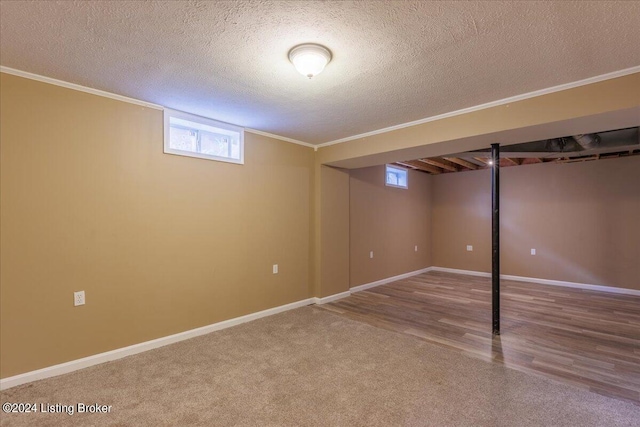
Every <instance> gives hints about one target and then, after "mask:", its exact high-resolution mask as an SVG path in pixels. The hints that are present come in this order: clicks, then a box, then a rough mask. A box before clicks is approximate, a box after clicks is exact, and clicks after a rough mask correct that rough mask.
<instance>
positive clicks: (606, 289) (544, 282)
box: [431, 267, 640, 296]
mask: <svg viewBox="0 0 640 427" xmlns="http://www.w3.org/2000/svg"><path fill="white" fill-rule="evenodd" d="M431 271H441V272H444V273H455V274H466V275H468V276H480V277H491V273H486V272H484V271H471V270H459V269H456V268H445V267H431ZM500 278H501V279H504V280H514V281H516V282H530V283H538V284H540V285H551V286H564V287H565V288H577V289H587V290H590V291H599V292H609V293H612V294H624V295H636V296H640V290H637V289H628V288H616V287H614V286H604V285H591V284H588V283H576V282H564V281H562V280H549V279H538V278H535V277H524V276H512V275H509V274H501V275H500Z"/></svg>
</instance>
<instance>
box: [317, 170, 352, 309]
mask: <svg viewBox="0 0 640 427" xmlns="http://www.w3.org/2000/svg"><path fill="white" fill-rule="evenodd" d="M320 180H321V189H320V204H321V208H320V227H321V230H320V243H321V252H320V254H321V256H320V266H318V267H319V269H320V283H319V286H318V292H317V295H318V296H320V297H327V296H330V295H335V294H339V293H341V292H346V291H348V290H349V226H350V224H349V171H347V170H343V169H337V168H332V167H328V166H321V167H320Z"/></svg>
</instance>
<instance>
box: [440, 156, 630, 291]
mask: <svg viewBox="0 0 640 427" xmlns="http://www.w3.org/2000/svg"><path fill="white" fill-rule="evenodd" d="M500 178H501V181H500V186H501V201H500V208H501V215H500V221H501V236H500V237H501V239H500V245H501V248H500V249H501V254H502V256H501V267H502V274H510V275H517V276H526V277H535V278H542V279H551V280H562V281H569V282H578V283H587V284H594V285H606V286H615V287H621V288H629V289H640V281H639V280H638V278H640V223H638V218H640V185H639V184H638V183H640V157H627V158H618V159H608V160H599V161H593V162H584V163H568V164H554V163H547V164H537V165H528V166H518V167H509V168H502V169H501V170H500ZM490 180H491V177H490V172H489V170H482V171H473V172H461V173H455V174H443V175H438V176H435V177H433V199H432V200H433V212H432V215H433V216H432V229H433V239H432V251H433V264H434V265H435V266H439V267H449V268H458V269H464V270H475V271H485V272H489V271H490V269H491V181H490ZM466 245H473V252H467V251H466ZM532 248H534V249H536V255H535V256H533V255H531V249H532Z"/></svg>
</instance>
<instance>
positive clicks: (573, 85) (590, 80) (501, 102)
mask: <svg viewBox="0 0 640 427" xmlns="http://www.w3.org/2000/svg"><path fill="white" fill-rule="evenodd" d="M635 73H640V66H636V67H631V68H625V69H624V70H618V71H614V72H611V73H607V74H601V75H599V76H595V77H589V78H587V79H584V80H578V81H575V82H571V83H564V84H561V85H558V86H553V87H549V88H546V89H540V90H536V91H533V92H528V93H524V94H521V95H516V96H511V97H509V98H504V99H499V100H497V101H491V102H487V103H486V104H480V105H476V106H474V107H468V108H463V109H461V110H456V111H451V112H449V113H444V114H439V115H437V116H431V117H427V118H424V119H420V120H415V121H413V122H407V123H402V124H399V125H394V126H389V127H386V128H382V129H378V130H374V131H371V132H365V133H361V134H358V135H353V136H348V137H345V138H340V139H336V140H334V141H329V142H324V143H322V144H318V145H317V146H316V147H318V148H323V147H329V146H331V145H336V144H341V143H343V142H348V141H353V140H355V139H360V138H366V137H368V136H374V135H380V134H383V133H387V132H392V131H394V130H398V129H404V128H408V127H411V126H417V125H421V124H424V123H429V122H434V121H436V120H442V119H446V118H449V117H455V116H460V115H462V114H468V113H473V112H474V111H480V110H485V109H487V108H492V107H498V106H500V105H505V104H510V103H513V102H518V101H523V100H525V99H530V98H535V97H537V96H542V95H548V94H551V93H555V92H560V91H563V90H567V89H573V88H576V87H580V86H586V85H590V84H593V83H598V82H602V81H605V80H611V79H615V78H618V77H624V76H628V75H630V74H635Z"/></svg>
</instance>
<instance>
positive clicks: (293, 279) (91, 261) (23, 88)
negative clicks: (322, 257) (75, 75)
mask: <svg viewBox="0 0 640 427" xmlns="http://www.w3.org/2000/svg"><path fill="white" fill-rule="evenodd" d="M0 76H1V77H0V78H1V81H0V85H1V88H2V90H1V110H0V111H1V122H2V130H1V132H2V133H1V136H0V138H1V144H2V145H1V212H0V215H1V240H0V245H1V260H0V261H1V267H2V268H1V273H0V274H1V275H0V280H1V283H0V292H1V303H0V304H1V306H0V308H1V310H0V311H1V315H0V316H1V317H0V327H1V330H0V340H1V341H0V347H1V350H2V356H1V358H0V359H1V372H0V375H1V376H2V377H3V378H6V377H8V376H13V375H16V374H20V373H23V372H26V371H31V370H35V369H38V368H42V367H46V366H50V365H53V364H57V363H62V362H66V361H69V360H73V359H78V358H81V357H85V356H89V355H92V354H96V353H100V352H104V351H108V350H112V349H115V348H120V347H124V346H128V345H131V344H135V343H139V342H143V341H147V340H151V339H154V338H158V337H162V336H166V335H170V334H174V333H178V332H181V331H185V330H189V329H192V328H196V327H199V326H203V325H208V324H211V323H215V322H218V321H222V320H225V319H229V318H233V317H237V316H241V315H244V314H248V313H253V312H257V311H260V310H263V309H267V308H270V307H274V306H279V305H282V304H286V303H290V302H293V301H299V300H302V299H305V298H308V297H310V296H311V295H310V292H309V291H310V284H309V278H310V271H309V263H310V258H309V256H310V252H309V247H310V242H309V240H310V233H309V230H310V221H311V218H312V213H311V211H310V207H311V197H310V195H311V192H312V191H313V188H312V173H313V167H314V164H313V161H314V152H313V150H312V149H310V148H307V147H302V146H299V145H294V144H290V143H286V142H282V141H278V140H274V139H270V138H267V137H263V136H258V135H255V134H251V133H246V134H245V145H246V150H245V165H243V166H241V165H234V164H228V163H221V162H214V161H209V160H202V159H195V158H189V157H181V156H175V155H168V154H163V149H162V146H163V144H162V138H163V120H162V111H160V110H155V109H150V108H145V107H141V106H138V105H133V104H129V103H124V102H120V101H116V100H113V99H108V98H103V97H99V96H95V95H91V94H87V93H83V92H78V91H74V90H70V89H65V88H62V87H58V86H53V85H49V84H45V83H40V82H36V81H33V80H27V79H23V78H20V77H15V76H11V75H7V74H1V75H0ZM276 263H277V264H279V274H277V275H274V274H272V264H276ZM78 290H84V291H86V301H87V303H86V305H84V306H80V307H74V306H73V292H74V291H78Z"/></svg>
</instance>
